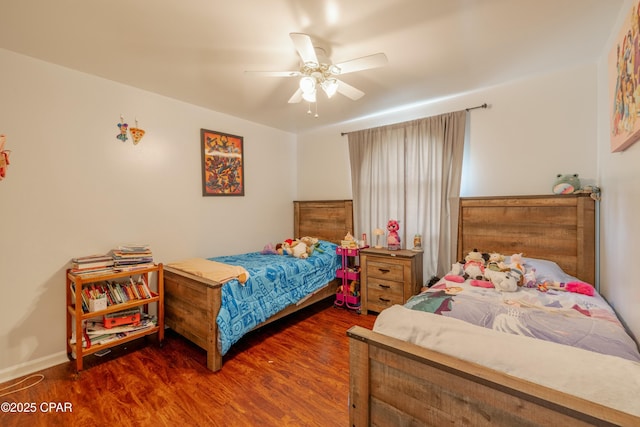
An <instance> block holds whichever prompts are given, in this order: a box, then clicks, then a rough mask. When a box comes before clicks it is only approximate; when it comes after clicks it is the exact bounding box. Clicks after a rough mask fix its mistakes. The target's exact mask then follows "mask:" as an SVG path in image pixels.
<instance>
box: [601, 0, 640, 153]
mask: <svg viewBox="0 0 640 427" xmlns="http://www.w3.org/2000/svg"><path fill="white" fill-rule="evenodd" d="M639 3H640V1H636V2H635V3H634V5H633V6H632V8H631V11H630V12H629V14H628V15H627V16H626V17H625V20H624V22H623V24H622V28H621V29H620V34H619V35H618V38H617V39H616V43H615V45H614V46H613V48H612V49H611V52H610V53H609V61H608V66H609V73H608V75H609V96H610V99H609V105H610V107H609V112H610V115H609V117H610V119H611V151H612V152H618V151H623V150H626V149H627V148H629V146H631V144H633V143H634V142H636V141H637V140H638V139H639V138H640V31H639V28H640V10H639V8H638V5H639Z"/></svg>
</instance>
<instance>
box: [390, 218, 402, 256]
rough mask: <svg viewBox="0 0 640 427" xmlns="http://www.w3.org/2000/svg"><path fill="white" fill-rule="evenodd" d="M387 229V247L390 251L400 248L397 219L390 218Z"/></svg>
mask: <svg viewBox="0 0 640 427" xmlns="http://www.w3.org/2000/svg"><path fill="white" fill-rule="evenodd" d="M387 230H389V235H388V236H387V248H388V249H389V250H390V251H395V250H398V249H400V236H399V235H398V230H400V224H398V221H396V220H395V219H390V220H389V222H388V223H387Z"/></svg>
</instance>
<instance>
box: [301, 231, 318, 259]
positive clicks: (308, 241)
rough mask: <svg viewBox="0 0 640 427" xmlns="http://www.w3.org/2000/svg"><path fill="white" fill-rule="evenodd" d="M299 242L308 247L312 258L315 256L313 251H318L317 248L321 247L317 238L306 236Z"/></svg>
mask: <svg viewBox="0 0 640 427" xmlns="http://www.w3.org/2000/svg"><path fill="white" fill-rule="evenodd" d="M299 240H300V242H302V243H304V244H305V245H306V246H307V255H308V256H311V255H312V254H313V251H314V250H316V248H317V247H318V246H319V245H320V244H319V243H318V239H316V238H315V237H309V236H304V237H301V238H300V239H299ZM318 252H320V250H318Z"/></svg>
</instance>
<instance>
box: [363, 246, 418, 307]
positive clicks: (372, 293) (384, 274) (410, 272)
mask: <svg viewBox="0 0 640 427" xmlns="http://www.w3.org/2000/svg"><path fill="white" fill-rule="evenodd" d="M360 284H361V286H360V292H361V312H362V313H363V314H367V310H371V311H375V312H378V313H379V312H380V311H382V310H384V309H385V308H387V307H390V306H392V305H394V304H404V303H405V302H407V300H408V299H409V297H411V296H412V295H415V294H417V293H418V292H419V291H420V288H422V286H423V284H424V283H423V280H422V252H414V251H410V250H406V249H402V250H397V251H390V250H387V249H376V248H366V249H361V250H360Z"/></svg>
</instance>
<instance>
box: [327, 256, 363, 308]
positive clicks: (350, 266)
mask: <svg viewBox="0 0 640 427" xmlns="http://www.w3.org/2000/svg"><path fill="white" fill-rule="evenodd" d="M336 253H337V254H338V255H340V256H341V257H342V265H341V267H340V268H339V269H338V270H336V277H337V278H339V279H342V284H341V285H340V287H339V288H338V291H337V292H336V300H335V302H334V303H333V305H334V307H344V308H347V309H350V310H354V311H356V312H357V313H360V266H359V265H357V262H356V260H358V259H359V256H360V249H358V248H343V247H341V246H338V247H337V248H336Z"/></svg>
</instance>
